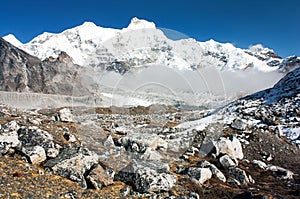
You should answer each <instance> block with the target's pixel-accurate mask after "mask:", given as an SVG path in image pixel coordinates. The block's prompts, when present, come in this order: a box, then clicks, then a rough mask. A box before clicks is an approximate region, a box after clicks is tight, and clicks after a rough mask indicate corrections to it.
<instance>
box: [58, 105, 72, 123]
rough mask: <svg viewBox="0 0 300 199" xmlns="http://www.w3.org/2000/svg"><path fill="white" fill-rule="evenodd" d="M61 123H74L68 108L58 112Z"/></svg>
mask: <svg viewBox="0 0 300 199" xmlns="http://www.w3.org/2000/svg"><path fill="white" fill-rule="evenodd" d="M58 114H59V118H60V121H62V122H73V115H72V113H71V111H70V109H68V108H63V109H61V110H59V112H58Z"/></svg>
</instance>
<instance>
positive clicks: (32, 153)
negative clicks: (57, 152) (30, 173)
mask: <svg viewBox="0 0 300 199" xmlns="http://www.w3.org/2000/svg"><path fill="white" fill-rule="evenodd" d="M22 152H23V153H24V154H25V156H27V157H28V158H29V161H30V162H31V163H32V164H39V163H41V162H44V161H45V160H46V159H47V157H46V152H45V150H44V148H43V147H41V146H33V147H26V148H23V150H22Z"/></svg>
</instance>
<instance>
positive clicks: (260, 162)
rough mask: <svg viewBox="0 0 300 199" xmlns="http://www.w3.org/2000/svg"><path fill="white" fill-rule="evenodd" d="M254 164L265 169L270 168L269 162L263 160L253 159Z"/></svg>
mask: <svg viewBox="0 0 300 199" xmlns="http://www.w3.org/2000/svg"><path fill="white" fill-rule="evenodd" d="M252 164H255V165H257V166H258V167H259V168H261V169H264V170H267V168H268V166H267V164H266V163H264V162H263V161H261V160H253V161H252Z"/></svg>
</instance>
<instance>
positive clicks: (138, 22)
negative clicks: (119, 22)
mask: <svg viewBox="0 0 300 199" xmlns="http://www.w3.org/2000/svg"><path fill="white" fill-rule="evenodd" d="M145 28H156V26H155V24H154V23H153V22H149V21H146V20H144V19H138V18H137V17H133V18H132V19H131V21H130V24H129V25H128V27H127V29H129V30H137V29H145Z"/></svg>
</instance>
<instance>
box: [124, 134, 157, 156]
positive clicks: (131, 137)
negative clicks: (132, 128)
mask: <svg viewBox="0 0 300 199" xmlns="http://www.w3.org/2000/svg"><path fill="white" fill-rule="evenodd" d="M118 142H119V143H120V145H122V146H124V147H125V149H126V150H127V151H131V152H137V153H144V152H145V151H146V149H147V148H148V147H150V148H152V149H154V150H156V149H157V148H158V146H159V143H160V144H161V143H162V141H161V138H160V137H159V136H158V135H156V134H142V133H128V134H127V135H126V136H124V137H122V138H120V139H119V140H118Z"/></svg>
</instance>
